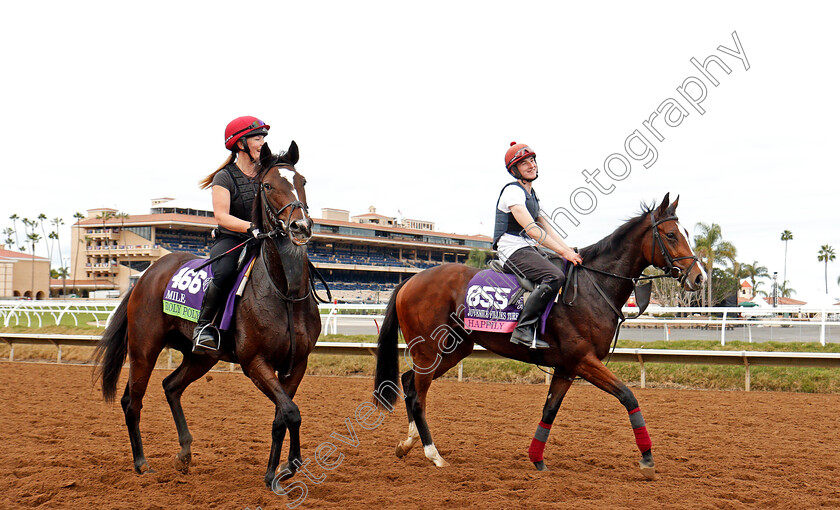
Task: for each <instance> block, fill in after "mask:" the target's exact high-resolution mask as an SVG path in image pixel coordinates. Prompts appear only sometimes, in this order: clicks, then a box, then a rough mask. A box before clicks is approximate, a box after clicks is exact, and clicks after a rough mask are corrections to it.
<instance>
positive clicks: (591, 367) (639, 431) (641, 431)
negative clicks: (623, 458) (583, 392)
mask: <svg viewBox="0 0 840 510" xmlns="http://www.w3.org/2000/svg"><path fill="white" fill-rule="evenodd" d="M576 371H577V373H578V374H579V375H580V376H581V377H583V378H584V379H586V380H587V381H589V382H590V383H592V384H593V385H595V386H596V387H598V388H600V389H602V390H604V391H606V392H607V393H609V394H610V395H612V396H614V397H616V398H617V399H618V401H619V402H621V404H622V405H623V406H624V408H625V409H627V412H628V413H629V415H630V425H631V426H632V427H633V434H634V435H635V436H636V446H638V447H639V451H640V452H642V459H641V460H640V461H639V468H640V469H641V471H642V474H643V475H644V476H645V478H647V479H648V480H653V479H654V478H655V476H656V471H655V469H654V467H653V454H652V453H651V446H652V444H651V441H650V435H648V431H647V427H645V420H644V418H642V412H641V411H640V410H639V402H638V401H637V400H636V397H635V396H634V395H633V392H632V391H630V389H629V388H628V387H627V386H625V385H624V383H623V382H621V381H620V380H619V379H618V378H617V377H616V376H615V375H613V373H612V372H610V371H609V369H607V367H605V366H604V364H603V363H601V360H599V359H598V358H597V357H596V356H595V355H594V354H592V353H590V354H588V355H586V356H585V357H584V358H583V359H582V360H581V362H580V363H579V364H578V366H577V368H576Z"/></svg>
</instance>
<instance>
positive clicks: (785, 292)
mask: <svg viewBox="0 0 840 510" xmlns="http://www.w3.org/2000/svg"><path fill="white" fill-rule="evenodd" d="M794 294H796V289H794V288H793V287H791V286H790V282H789V281H787V280H785V281H784V282H782V284H781V285H779V295H780V296H782V297H786V298H789V297H793V295H794Z"/></svg>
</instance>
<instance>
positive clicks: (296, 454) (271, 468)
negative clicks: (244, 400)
mask: <svg viewBox="0 0 840 510" xmlns="http://www.w3.org/2000/svg"><path fill="white" fill-rule="evenodd" d="M248 374H249V375H250V377H251V381H253V382H254V385H255V386H256V387H257V388H259V390H260V391H262V392H263V393H264V394H265V395H266V396H267V397H268V398H270V399H271V401H272V402H274V406H275V412H274V422H273V423H272V425H271V452H270V453H269V455H268V467H267V469H266V471H265V477H264V478H263V479H264V481H265V485H266V487H268V488H269V489H271V488H272V482H274V479H275V476H276V475H280V476H279V477H278V480H286V479H288V478H291V476H292V475H294V474H295V472H296V471H297V470H298V468H300V467H301V466H302V465H303V463H302V459H301V457H300V436H299V434H298V432H299V431H300V422H301V419H300V410H299V409H298V407H297V405H296V404H295V403H294V402H292V399H291V398H289V396H288V395H287V394H286V392H285V391H284V390H283V386H282V385H281V384H280V380H279V379H277V374H276V373H275V371H274V369H273V368H272V367H271V365H270V364H269V363H268V362H267V361H265V360H254V361H252V362H251V363H249V367H248ZM287 427H288V428H289V430H291V431H294V432H293V433H291V434H290V435H289V437H290V445H289V465H288V467H287V468H286V470H285V472H283V471H281V473H277V471H278V469H277V466H278V465H279V464H280V453H281V451H282V449H283V439H284V438H285V436H286V428H287Z"/></svg>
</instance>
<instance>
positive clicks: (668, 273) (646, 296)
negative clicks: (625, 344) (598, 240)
mask: <svg viewBox="0 0 840 510" xmlns="http://www.w3.org/2000/svg"><path fill="white" fill-rule="evenodd" d="M667 221H677V217H676V216H668V217H667V218H662V219H660V220H658V221H654V219H653V211H651V212H650V225H651V229H652V230H653V236H652V237H653V238H652V240H651V247H650V260H651V262H652V261H653V257H654V255H655V253H656V245H657V244H658V245H659V250H660V252H661V253H662V256H663V258H664V259H665V262H666V263H667V264H668V267H667V268H661V267H658V266H657V269H661V270H663V271H665V273H664V274H658V275H650V276H648V275H642V276H638V277H635V278H633V277H630V276H623V275H620V274H615V273H610V272H609V271H602V270H600V269H596V268H594V267H589V266H584V265H583V264H578V265H576V266H575V265H573V266H572V267H571V269H570V270H569V277H568V279H567V284H568V285H570V286H571V287H572V289H573V295H572V299H571V300H570V301H568V302H566V301H565V300H564V301H563V304H564V305H567V306H573V305H574V302H575V300H576V299H577V289H578V285H577V271H576V269H578V268H580V269H584V270H586V272H585V273H584V274H585V275H586V276H587V278H589V281H590V283H592V286H593V287H595V290H597V291H598V294H600V295H601V297H602V298H603V299H604V301H606V303H607V305H609V307H610V308H611V309H612V311H613V312H614V313H615V314H616V316H617V317H618V323H617V324H616V326H615V334H614V335H613V341H612V347H610V354H609V356H608V357H607V362H606V363H605V364H604V365H605V366H606V365H609V363H610V359H611V358H612V355H613V352H615V347H616V345H617V344H618V335H619V332H620V331H621V325H622V324H624V322H625V321H626V320H628V319H636V318H638V317H639V316H640V315H642V314H643V313H645V310H646V309H647V307H648V305H649V304H650V295H651V291H652V288H651V287H652V284H648V285H646V286H644V287H640V286H639V282H643V281H648V280H655V279H657V278H666V277H671V278H675V279H676V280H677V281H678V282H679V283H680V284H683V283H684V282H685V280H686V278H688V274H689V273H690V272H691V270H692V268H694V265H695V264H697V263H699V260H698V259H697V255H693V254H692V255H690V256H684V257H677V258H673V257H671V254H670V253H668V250H666V249H665V242H664V241H662V236H661V235H660V234H659V229H658V228H657V227H658V226H659V225H661V224H662V223H665V222H667ZM575 251H577V249H575ZM684 259H692V260H693V261H692V263H691V265H689V266H688V268H687V269H686V270H685V271H683V270H682V269H680V268H679V267H677V266H675V265H674V262H676V261H678V260H684ZM674 270H676V271H677V273H676V275H675V274H674ZM591 273H598V274H602V275H604V276H609V277H611V278H617V279H620V280H627V281H630V282H632V283H633V292H634V293H635V295H636V303H637V305H638V307H639V313H637V314H636V315H634V316H632V317H625V316H624V314H623V313H622V312H621V308H617V307H616V306H615V305H614V304H613V302H612V301H611V300H610V298H609V297H608V296H607V294H606V293H605V292H604V290H603V289H602V288H601V286H600V285H598V282H597V281H595V278H594V277H593V276H592V274H591ZM642 288H645V290H641V289H642Z"/></svg>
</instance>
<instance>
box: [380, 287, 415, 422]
mask: <svg viewBox="0 0 840 510" xmlns="http://www.w3.org/2000/svg"><path fill="white" fill-rule="evenodd" d="M407 281H408V280H406V281H405V282H402V283H401V284H399V285H397V287H396V288H395V289H394V292H393V293H392V294H391V299H390V300H389V301H388V307H387V308H386V309H385V319H384V320H383V321H382V328H380V329H379V346H378V348H377V350H376V376H375V377H374V396H376V400H377V401H378V402H379V403H380V404H382V405H386V403H387V404H390V407H391V408H393V406H394V403H395V402H396V401H397V395H398V394H399V385H398V383H397V376H398V375H399V369H400V360H399V350H398V348H397V340H398V339H399V332H400V319H399V317H397V295H398V294H399V292H400V289H402V286H403V285H405V283H406V282H407ZM387 386H391V391H387V392H386V391H384V390H385V389H386V387H387ZM386 407H387V406H386Z"/></svg>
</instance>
